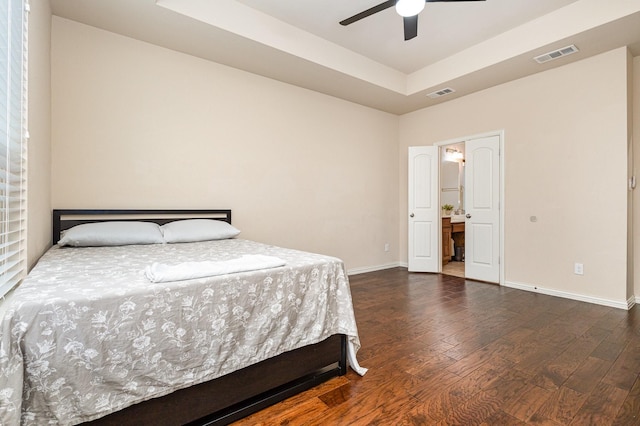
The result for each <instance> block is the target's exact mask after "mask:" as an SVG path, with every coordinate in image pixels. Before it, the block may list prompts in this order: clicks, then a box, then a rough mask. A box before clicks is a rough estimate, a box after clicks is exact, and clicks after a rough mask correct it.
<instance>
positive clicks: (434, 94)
mask: <svg viewBox="0 0 640 426" xmlns="http://www.w3.org/2000/svg"><path fill="white" fill-rule="evenodd" d="M453 92H455V90H453V89H452V88H450V87H445V88H444V89H440V90H438V91H435V92H431V93H429V94H427V96H428V97H430V98H439V97H440V96H444V95H448V94H449V93H453Z"/></svg>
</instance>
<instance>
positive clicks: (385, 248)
mask: <svg viewBox="0 0 640 426" xmlns="http://www.w3.org/2000/svg"><path fill="white" fill-rule="evenodd" d="M384 251H389V243H385V244H384Z"/></svg>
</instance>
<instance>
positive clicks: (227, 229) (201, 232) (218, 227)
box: [161, 219, 240, 243]
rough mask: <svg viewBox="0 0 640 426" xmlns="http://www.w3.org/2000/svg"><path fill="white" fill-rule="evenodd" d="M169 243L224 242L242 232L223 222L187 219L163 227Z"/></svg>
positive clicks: (165, 239) (165, 237)
mask: <svg viewBox="0 0 640 426" xmlns="http://www.w3.org/2000/svg"><path fill="white" fill-rule="evenodd" d="M161 228H162V233H163V234H164V241H165V242H167V243H190V242H194V241H208V240H224V239H227V238H233V237H236V236H237V235H238V234H239V233H240V230H239V229H236V228H234V227H233V226H231V225H230V224H229V223H227V222H224V221H222V220H213V219H187V220H176V221H174V222H169V223H166V224H164V225H162V226H161Z"/></svg>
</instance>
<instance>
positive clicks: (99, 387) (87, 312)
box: [0, 239, 360, 425]
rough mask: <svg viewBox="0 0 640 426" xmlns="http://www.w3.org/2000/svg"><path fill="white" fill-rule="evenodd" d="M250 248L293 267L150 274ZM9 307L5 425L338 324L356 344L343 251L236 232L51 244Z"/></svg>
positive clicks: (0, 332)
mask: <svg viewBox="0 0 640 426" xmlns="http://www.w3.org/2000/svg"><path fill="white" fill-rule="evenodd" d="M245 253H252V254H265V255H271V256H276V257H279V258H280V259H283V260H285V261H286V265H285V266H283V267H279V268H274V269H265V270H259V271H253V272H244V273H238V274H231V275H222V276H216V277H207V278H200V279H193V280H187V281H175V282H167V283H151V282H150V281H148V280H147V278H146V277H145V276H144V269H145V267H147V266H148V265H150V264H151V263H152V262H162V263H166V264H172V263H180V262H185V261H205V260H212V259H216V260H225V259H233V258H237V257H239V256H240V255H242V254H245ZM2 304H3V305H2V310H3V311H4V316H3V317H2V322H1V324H0V424H2V425H18V424H25V425H40V424H64V425H68V424H77V423H81V422H84V421H88V420H93V419H96V418H99V417H102V416H104V415H107V414H109V413H111V412H114V411H117V410H120V409H122V408H124V407H127V406H129V405H132V404H134V403H137V402H141V401H144V400H147V399H151V398H155V397H159V396H162V395H166V394H168V393H170V392H172V391H174V390H176V389H180V388H184V387H188V386H191V385H193V384H197V383H201V382H204V381H208V380H211V379H214V378H216V377H219V376H222V375H224V374H227V373H229V372H232V371H234V370H237V369H240V368H243V367H246V366H248V365H251V364H254V363H256V362H259V361H262V360H264V359H267V358H270V357H273V356H276V355H278V354H280V353H283V352H286V351H289V350H293V349H296V348H299V347H302V346H305V345H309V344H313V343H317V342H320V341H322V340H324V339H325V338H327V337H329V336H331V335H333V334H337V333H342V334H346V335H347V336H349V342H350V346H351V347H352V348H355V349H354V351H357V349H358V348H359V347H360V342H359V339H358V331H357V327H356V322H355V317H354V314H353V306H352V302H351V292H350V289H349V282H348V279H347V277H346V273H345V270H344V265H343V263H342V261H341V260H340V259H337V258H333V257H328V256H322V255H317V254H312V253H306V252H301V251H296V250H290V249H283V248H279V247H274V246H269V245H264V244H260V243H256V242H252V241H247V240H241V239H229V240H222V241H209V242H201V243H187V244H154V245H147V246H140V245H137V246H124V247H89V248H58V247H53V248H52V249H51V250H49V251H48V252H47V253H45V255H44V256H43V257H42V259H41V260H40V261H39V262H38V264H37V265H36V266H35V267H34V268H33V270H32V271H31V272H30V274H29V276H28V277H27V278H26V279H25V281H24V282H23V283H22V284H21V285H20V286H19V287H18V288H17V289H15V290H14V291H13V293H11V294H10V295H9V296H8V298H7V299H6V300H5V301H4V302H2ZM352 355H355V353H353V354H352ZM354 359H355V358H354ZM23 375H24V376H23Z"/></svg>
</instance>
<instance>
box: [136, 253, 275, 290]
mask: <svg viewBox="0 0 640 426" xmlns="http://www.w3.org/2000/svg"><path fill="white" fill-rule="evenodd" d="M285 264H286V262H285V261H284V260H282V259H280V258H278V257H274V256H265V255H262V254H245V255H243V256H242V257H239V258H237V259H231V260H222V261H215V262H214V261H205V262H183V263H179V264H177V265H167V264H161V263H157V262H154V263H153V264H152V265H150V266H147V267H146V268H145V270H144V274H145V275H146V277H147V278H148V279H149V281H151V282H154V283H160V282H167V281H181V280H190V279H193V278H202V277H211V276H214V275H225V274H235V273H237V272H247V271H256V270H258V269H269V268H277V267H279V266H284V265H285Z"/></svg>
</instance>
